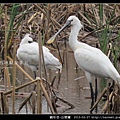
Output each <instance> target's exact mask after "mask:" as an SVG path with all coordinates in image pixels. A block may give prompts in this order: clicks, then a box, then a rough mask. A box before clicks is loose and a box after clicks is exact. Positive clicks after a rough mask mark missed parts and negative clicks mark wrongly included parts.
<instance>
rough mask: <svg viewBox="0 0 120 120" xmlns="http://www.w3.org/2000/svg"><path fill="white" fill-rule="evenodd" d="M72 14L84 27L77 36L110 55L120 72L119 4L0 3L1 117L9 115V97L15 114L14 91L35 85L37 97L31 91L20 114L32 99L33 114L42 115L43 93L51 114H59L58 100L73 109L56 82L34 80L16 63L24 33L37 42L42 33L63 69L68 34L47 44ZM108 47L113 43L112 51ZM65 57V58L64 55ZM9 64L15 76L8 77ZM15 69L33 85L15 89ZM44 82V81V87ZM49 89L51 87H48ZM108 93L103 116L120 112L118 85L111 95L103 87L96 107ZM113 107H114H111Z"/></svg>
mask: <svg viewBox="0 0 120 120" xmlns="http://www.w3.org/2000/svg"><path fill="white" fill-rule="evenodd" d="M70 15H76V16H78V17H79V19H80V20H81V21H82V23H83V25H84V30H83V31H81V32H80V34H79V36H78V38H79V40H80V41H83V42H86V43H88V44H90V45H92V46H95V47H99V48H100V49H101V50H102V51H103V52H105V54H108V56H109V58H110V59H111V61H112V62H113V64H114V65H115V67H116V68H117V69H118V70H119V65H118V63H119V59H120V58H119V48H120V47H119V45H120V42H119V40H120V32H119V30H120V4H107V3H105V4H70V3H66V4H41V3H40V4H0V59H1V63H0V70H1V73H0V75H1V76H0V79H1V81H2V80H4V90H1V91H0V93H1V106H0V113H1V114H5V113H9V109H8V104H7V95H8V94H11V97H12V99H13V109H12V113H16V111H15V105H14V102H15V91H16V90H18V89H21V88H23V87H26V86H28V85H30V84H33V83H36V84H37V85H38V87H37V92H36V94H37V98H36V95H35V93H34V92H32V93H31V94H30V95H29V96H27V98H26V99H25V100H24V101H23V103H21V106H20V108H19V110H18V112H19V111H20V110H21V108H22V107H23V106H24V105H25V104H26V103H27V102H28V101H29V100H30V99H32V105H31V108H32V113H41V109H42V108H41V101H40V100H41V94H43V95H44V96H45V98H46V100H47V102H48V106H49V107H50V110H51V113H57V108H56V101H57V100H58V99H60V100H62V101H63V102H65V103H66V104H68V105H69V106H70V107H71V108H74V106H73V105H71V104H70V103H69V102H68V101H65V100H64V99H62V98H60V97H58V96H57V95H56V91H57V92H58V93H59V91H58V89H55V88H54V85H53V83H54V80H53V82H52V83H49V81H46V79H45V80H43V79H42V78H38V79H36V80H34V79H33V78H32V77H31V76H30V75H28V74H27V72H25V71H24V70H23V69H22V68H21V67H20V66H19V65H18V64H17V63H15V61H16V59H17V58H15V53H16V50H17V47H18V46H19V42H20V40H21V38H22V37H23V36H24V34H25V33H26V32H30V33H34V34H35V35H36V40H37V39H38V33H39V32H40V33H41V35H42V36H41V39H42V43H43V44H44V45H46V46H47V47H49V48H50V49H51V50H53V51H55V50H56V51H58V53H59V59H60V60H61V62H62V63H63V66H64V62H65V61H64V58H62V57H61V55H60V51H67V48H65V49H64V50H62V49H61V46H62V45H65V44H66V42H64V40H68V36H69V34H68V32H62V33H61V34H60V35H59V36H58V37H57V42H56V43H53V44H52V45H49V46H48V45H47V44H46V41H47V40H48V39H49V38H50V37H52V36H53V35H54V34H55V33H56V32H57V31H58V30H59V29H60V28H61V27H62V25H63V24H64V23H65V22H66V20H67V18H68V17H69V16H70ZM68 31H69V29H68ZM14 43H15V44H14ZM109 44H112V47H111V48H110V47H109ZM65 46H66V45H65ZM14 48H16V49H14ZM69 52H71V51H69ZM63 53H64V52H63ZM63 57H65V56H64V55H63ZM66 59H67V58H66ZM3 61H4V62H3ZM6 61H9V62H10V61H12V63H13V65H11V67H13V74H12V75H11V76H12V77H10V76H9V74H10V73H9V67H10V64H5V62H6ZM16 67H17V69H19V70H21V71H22V72H23V73H24V74H25V76H26V77H28V78H29V79H30V80H31V82H28V83H25V84H23V85H20V86H16V84H15V80H16V74H15V72H16ZM67 67H68V66H67ZM13 81H14V82H13ZM43 82H45V84H43ZM46 86H47V87H48V88H46ZM40 90H42V92H40ZM48 91H49V92H48ZM105 93H107V100H106V102H105V103H104V105H103V108H102V110H101V113H104V114H106V113H111V114H113V113H120V110H119V97H120V96H119V86H118V85H116V84H115V86H114V89H113V90H112V91H111V92H109V86H108V87H106V88H104V90H103V91H102V93H101V94H100V97H99V99H98V101H97V102H96V103H95V105H96V104H97V103H98V102H99V101H100V100H101V98H102V96H103V95H104V94H105ZM59 94H60V93H59ZM36 102H37V110H36ZM111 104H112V108H110V106H111ZM93 108H94V106H93ZM93 108H92V109H93Z"/></svg>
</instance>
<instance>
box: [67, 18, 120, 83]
mask: <svg viewBox="0 0 120 120" xmlns="http://www.w3.org/2000/svg"><path fill="white" fill-rule="evenodd" d="M67 21H71V33H70V36H69V45H70V47H71V48H72V50H73V51H74V57H75V60H76V62H77V64H78V65H79V67H80V68H81V69H83V70H84V71H85V74H86V77H87V79H88V81H89V82H91V81H92V77H91V76H96V77H103V78H110V79H113V80H115V81H118V82H119V83H120V75H119V73H118V71H117V70H116V69H115V67H114V66H113V64H112V63H111V61H110V60H109V58H108V57H107V56H106V55H105V54H104V53H103V52H102V51H101V50H100V49H98V48H95V47H92V46H89V45H87V44H85V43H82V42H78V40H77V36H78V33H79V30H80V29H81V28H82V27H83V26H82V24H81V22H80V20H79V19H78V18H77V17H76V16H70V17H69V18H68V20H67Z"/></svg>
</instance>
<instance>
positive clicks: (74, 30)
mask: <svg viewBox="0 0 120 120" xmlns="http://www.w3.org/2000/svg"><path fill="white" fill-rule="evenodd" d="M79 30H80V29H79V28H78V27H77V26H72V27H71V33H70V36H69V45H70V47H71V49H72V50H73V51H75V50H76V49H77V48H78V46H79V45H80V44H81V42H78V40H77V36H78V33H79Z"/></svg>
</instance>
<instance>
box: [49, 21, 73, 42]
mask: <svg viewBox="0 0 120 120" xmlns="http://www.w3.org/2000/svg"><path fill="white" fill-rule="evenodd" d="M70 24H71V21H67V22H66V23H65V25H64V26H63V27H62V28H61V29H60V30H59V31H58V32H57V33H56V34H55V35H54V36H52V37H51V38H50V39H49V40H48V41H47V43H48V44H51V43H52V42H53V41H54V40H55V38H56V36H57V35H58V34H59V33H61V32H62V31H63V30H64V29H65V28H66V27H68V26H70Z"/></svg>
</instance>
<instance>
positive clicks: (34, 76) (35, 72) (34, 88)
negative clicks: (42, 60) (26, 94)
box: [33, 71, 37, 91]
mask: <svg viewBox="0 0 120 120" xmlns="http://www.w3.org/2000/svg"><path fill="white" fill-rule="evenodd" d="M33 72H34V77H35V79H36V76H37V75H36V71H33ZM35 90H36V85H35V86H34V88H33V91H35Z"/></svg>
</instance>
